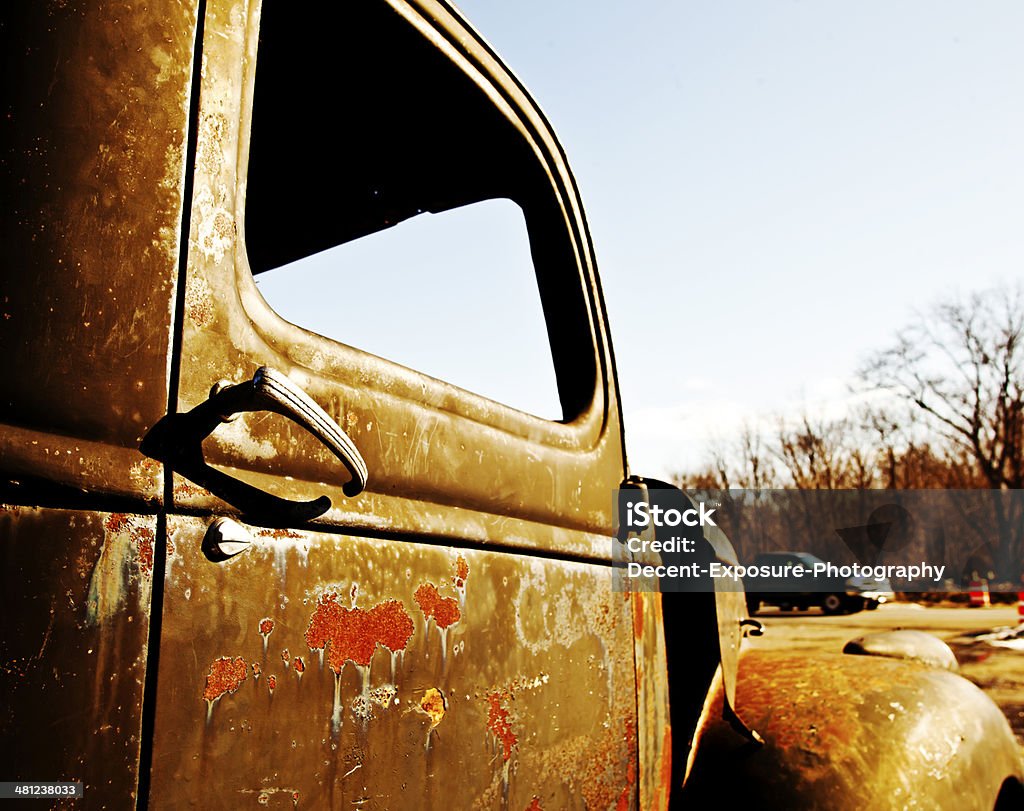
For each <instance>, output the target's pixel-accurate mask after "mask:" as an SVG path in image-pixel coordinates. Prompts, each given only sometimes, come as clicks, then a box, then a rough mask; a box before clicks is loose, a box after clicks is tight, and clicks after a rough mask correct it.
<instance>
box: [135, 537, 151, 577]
mask: <svg viewBox="0 0 1024 811" xmlns="http://www.w3.org/2000/svg"><path fill="white" fill-rule="evenodd" d="M154 538H155V536H154V534H153V530H151V529H150V528H149V527H141V528H140V529H138V530H136V531H135V533H134V534H133V535H132V539H133V540H134V541H135V546H136V548H137V549H138V550H139V567H140V568H141V569H142V571H143V572H145V573H146V574H152V573H153V540H154Z"/></svg>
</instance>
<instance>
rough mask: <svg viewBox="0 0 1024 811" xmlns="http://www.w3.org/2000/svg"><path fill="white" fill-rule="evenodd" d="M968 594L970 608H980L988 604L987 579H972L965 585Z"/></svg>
mask: <svg viewBox="0 0 1024 811" xmlns="http://www.w3.org/2000/svg"><path fill="white" fill-rule="evenodd" d="M967 588H968V590H969V592H968V593H969V595H970V603H969V605H970V606H971V608H982V607H984V606H987V605H989V604H990V602H989V596H988V581H987V580H984V579H982V580H972V581H971V582H970V585H969V586H968V587H967Z"/></svg>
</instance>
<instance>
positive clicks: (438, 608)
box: [413, 583, 462, 628]
mask: <svg viewBox="0 0 1024 811" xmlns="http://www.w3.org/2000/svg"><path fill="white" fill-rule="evenodd" d="M413 596H414V597H415V599H416V602H417V604H418V605H419V607H420V611H422V612H423V616H424V617H426V618H427V619H430V618H431V617H433V618H434V622H435V623H437V627H438V628H448V627H449V626H451V625H454V624H455V623H456V622H458V621H459V620H460V619H461V618H462V613H461V612H460V611H459V601H458V600H454V599H452V598H451V597H442V596H441V595H440V593H438V590H437V587H436V586H434V584H433V583H424V584H423V585H422V586H420V587H419V588H418V589H416V594H414V595H413Z"/></svg>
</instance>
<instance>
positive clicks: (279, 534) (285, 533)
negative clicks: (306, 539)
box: [256, 528, 302, 541]
mask: <svg viewBox="0 0 1024 811" xmlns="http://www.w3.org/2000/svg"><path fill="white" fill-rule="evenodd" d="M256 534H257V535H259V536H260V537H261V538H272V539H274V540H275V541H297V540H300V539H301V538H302V536H301V535H299V533H297V532H295V531H294V530H290V529H280V528H278V529H261V530H258V531H257V533H256Z"/></svg>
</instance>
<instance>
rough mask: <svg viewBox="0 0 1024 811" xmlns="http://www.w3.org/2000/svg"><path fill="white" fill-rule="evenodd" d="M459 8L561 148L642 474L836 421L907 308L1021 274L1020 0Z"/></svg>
mask: <svg viewBox="0 0 1024 811" xmlns="http://www.w3.org/2000/svg"><path fill="white" fill-rule="evenodd" d="M459 5H460V8H461V9H462V10H463V11H464V13H465V14H466V16H467V17H468V18H469V19H470V21H471V22H472V23H473V24H474V25H475V26H476V27H477V29H478V30H479V31H480V32H481V33H482V34H483V35H484V37H485V38H486V39H487V40H488V41H489V42H490V43H491V44H492V45H493V46H494V48H495V49H496V50H497V52H498V53H499V54H501V55H502V57H503V58H504V59H505V61H506V63H507V64H508V65H509V66H510V67H511V68H512V70H513V71H514V72H515V73H516V74H517V75H518V76H519V77H520V78H521V79H522V80H523V82H524V83H525V84H526V86H527V87H528V88H529V89H530V90H531V92H532V93H533V95H534V97H535V98H536V99H537V101H538V102H539V104H540V106H541V107H542V108H543V109H544V111H545V113H546V114H547V116H548V118H549V120H550V121H551V122H552V124H553V126H554V128H555V131H556V132H557V133H558V134H559V137H560V139H561V141H562V143H563V146H564V147H565V149H566V152H567V154H568V156H569V161H570V164H571V166H572V168H573V171H574V173H575V175H576V178H577V181H578V183H579V186H580V189H581V192H582V195H583V200H584V204H585V206H586V208H587V213H588V217H589V220H590V225H591V232H592V235H593V238H594V242H595V246H596V250H597V257H598V265H599V268H600V272H601V278H602V281H603V284H604V288H605V294H606V299H607V302H608V308H609V316H610V320H611V327H612V335H613V340H614V344H615V350H616V356H617V363H618V371H619V379H620V382H621V388H622V397H623V402H624V408H625V419H626V435H627V447H628V452H629V455H630V463H631V464H630V466H631V469H632V470H633V471H634V472H637V473H644V474H648V475H656V476H657V475H665V474H667V473H668V472H670V471H672V470H678V469H682V468H691V469H692V468H695V467H697V466H699V465H700V463H701V462H702V461H703V459H704V457H705V448H706V443H707V441H708V440H710V439H714V438H718V439H721V440H728V439H729V438H730V437H732V436H735V434H736V433H737V431H738V430H739V427H740V426H741V424H742V423H743V422H744V421H747V422H751V423H757V421H758V420H764V419H767V418H770V417H771V416H773V415H775V414H778V413H784V414H792V413H795V412H796V411H798V410H799V409H801V408H802V407H803V406H804V405H807V406H808V407H810V408H811V409H820V408H828V407H829V406H830V404H831V406H832V407H836V406H837V404H838V405H839V406H841V403H842V401H843V399H844V398H845V397H846V396H847V385H848V383H849V381H850V379H851V376H852V374H853V372H854V370H855V369H856V368H857V366H858V364H859V363H860V362H861V360H862V359H863V358H864V357H865V355H866V354H867V353H869V352H870V351H871V350H873V349H880V348H883V347H884V346H885V345H886V344H887V343H888V342H889V341H890V340H891V337H892V335H893V333H894V331H895V330H896V329H897V328H898V327H899V326H900V325H902V324H903V323H905V322H906V321H907V320H908V319H909V318H910V317H911V315H912V314H913V312H914V311H915V309H925V308H927V306H928V305H929V304H930V303H931V302H933V301H935V300H936V299H937V298H940V297H943V296H948V295H950V294H952V293H954V292H956V291H969V290H974V289H981V288H985V287H989V286H991V285H993V284H995V283H998V282H1001V281H1013V280H1016V279H1018V278H1020V277H1021V276H1022V267H1024V265H1022V259H1024V149H1022V147H1021V145H1022V144H1024V46H1022V44H1021V43H1022V42H1024V3H1022V2H1020V0H983V1H976V0H959V2H948V1H944V0H857V2H855V1H854V0H843V2H838V0H802V1H801V0H742V1H740V0H634V2H631V3H624V2H606V1H605V0H592V1H591V2H586V3H584V2H580V1H579V0H573V2H568V0H543V1H542V0H517V1H516V2H499V1H498V0H463V2H461V3H460V4H459ZM445 216H447V215H445ZM410 222H412V221H410ZM400 227H403V228H404V227H405V226H400ZM395 230H397V229H395ZM482 233H483V232H482V231H481V234H482ZM375 238H376V237H373V238H370V239H375ZM481 238H483V237H481ZM273 276H274V274H269V275H268V276H267V277H266V279H267V280H269V279H271V278H272V277H273ZM261 280H263V277H261ZM263 286H264V288H265V287H266V283H264V285H263ZM265 292H266V290H265ZM483 292H484V293H485V294H486V292H487V291H483ZM502 295H505V294H504V293H502ZM272 303H273V302H272ZM275 306H276V305H275ZM282 313H283V314H284V315H285V316H286V317H288V313H287V312H285V311H283V310H282ZM410 317H411V316H410ZM377 331H378V332H379V331H380V330H379V329H378V330H377ZM427 331H429V330H427ZM424 334H425V332H424V331H421V332H419V333H403V331H402V329H401V328H400V327H396V331H395V334H394V335H393V336H392V337H393V338H395V340H396V341H397V342H398V343H399V344H402V343H404V344H405V345H410V344H412V345H414V348H415V345H417V344H418V343H419V337H416V336H422V335H424ZM352 343H356V345H360V344H359V343H358V342H352ZM366 348H369V349H371V350H373V351H378V353H379V354H382V355H384V356H386V357H392V358H393V359H395V360H398V361H400V362H406V363H408V365H411V366H417V365H418V364H417V362H416V360H415V358H413V359H409V358H406V357H402V356H400V355H401V352H400V351H399V350H397V349H396V350H395V353H392V352H391V351H390V350H388V349H386V348H385V349H382V350H379V349H377V348H376V347H373V346H368V347H366ZM423 370H424V371H428V372H431V373H434V374H438V376H441V377H444V376H446V375H445V373H444V370H434V369H431V368H424V369H423ZM453 382H460V381H459V380H458V379H453ZM542 384H544V385H547V384H548V381H546V380H543V379H540V378H539V379H538V384H537V385H538V387H540V386H541V385H542ZM479 390H481V392H482V393H485V394H492V396H497V397H500V393H495V392H491V391H483V390H482V389H479ZM525 396H526V401H527V402H528V403H532V402H533V395H532V393H531V392H526V395H525ZM513 404H519V403H513ZM530 407H532V406H530ZM537 410H538V411H539V412H542V411H543V407H542V406H538V407H537Z"/></svg>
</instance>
